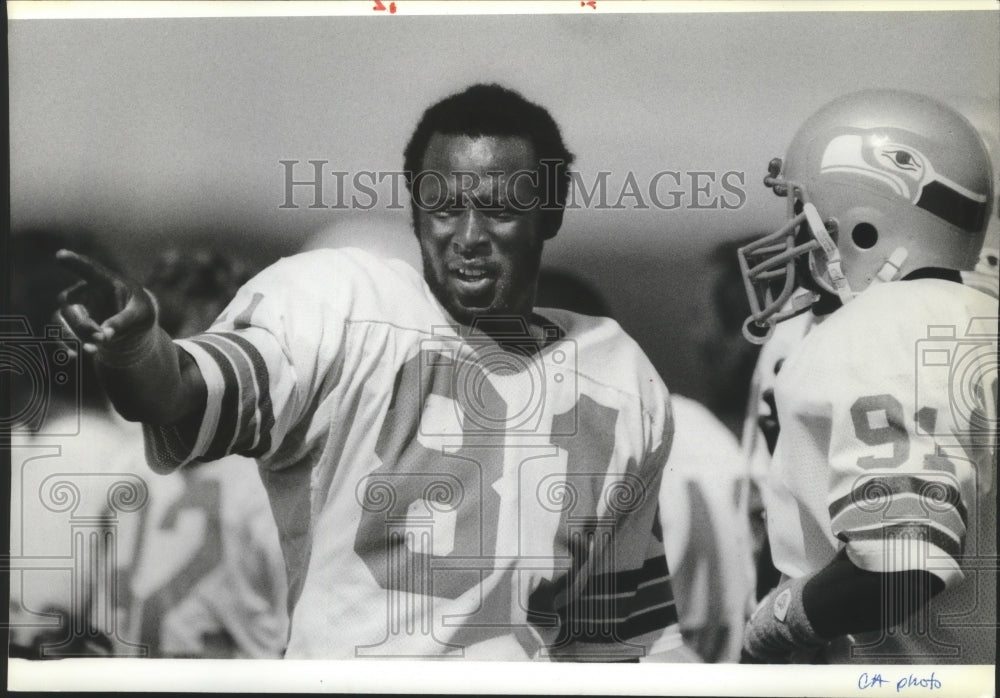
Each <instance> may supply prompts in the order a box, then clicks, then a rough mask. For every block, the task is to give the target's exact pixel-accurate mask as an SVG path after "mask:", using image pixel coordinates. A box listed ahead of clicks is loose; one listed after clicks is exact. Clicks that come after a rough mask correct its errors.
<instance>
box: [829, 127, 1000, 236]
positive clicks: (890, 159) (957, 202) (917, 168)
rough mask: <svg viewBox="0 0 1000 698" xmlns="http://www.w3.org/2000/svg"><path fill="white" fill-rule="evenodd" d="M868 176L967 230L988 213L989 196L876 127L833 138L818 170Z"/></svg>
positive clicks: (979, 224)
mask: <svg viewBox="0 0 1000 698" xmlns="http://www.w3.org/2000/svg"><path fill="white" fill-rule="evenodd" d="M834 173H844V174H849V175H856V176H858V177H870V178H872V179H874V180H876V181H878V182H881V183H884V184H886V185H887V186H889V187H890V188H891V189H892V191H894V192H895V193H896V194H898V195H899V196H901V197H903V198H904V199H906V200H907V201H909V202H910V203H912V204H914V205H915V206H918V207H920V208H923V209H926V210H927V211H930V212H931V213H933V214H935V215H937V216H939V217H941V218H943V219H944V220H945V221H947V222H949V223H952V224H954V225H957V226H958V227H960V228H963V229H965V230H970V231H972V230H976V229H977V228H979V227H980V226H981V225H982V223H983V219H984V218H985V217H986V210H987V206H986V203H987V201H988V198H987V195H986V194H983V193H977V192H974V191H971V190H969V189H966V188H965V187H963V186H962V185H961V184H959V183H958V182H955V181H953V180H951V179H949V178H948V177H947V176H945V175H944V174H939V173H938V172H937V171H936V170H935V169H934V164H933V163H932V162H930V160H929V159H928V157H927V156H926V155H924V154H923V153H921V152H920V151H919V150H917V149H916V148H913V147H911V146H907V145H904V144H901V143H895V142H893V141H891V140H889V137H888V136H886V135H883V134H881V133H879V132H877V131H874V132H868V133H866V134H854V133H851V134H844V135H841V136H837V137H836V138H834V139H833V140H832V141H830V143H829V144H827V146H826V150H825V151H824V152H823V159H822V163H821V164H820V174H834Z"/></svg>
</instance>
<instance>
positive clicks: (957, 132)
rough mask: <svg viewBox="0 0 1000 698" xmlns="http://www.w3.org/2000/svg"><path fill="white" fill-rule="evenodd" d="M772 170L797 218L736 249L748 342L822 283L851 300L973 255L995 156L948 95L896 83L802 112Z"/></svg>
mask: <svg viewBox="0 0 1000 698" xmlns="http://www.w3.org/2000/svg"><path fill="white" fill-rule="evenodd" d="M768 172H769V174H768V176H767V177H765V179H764V183H765V185H766V186H768V187H770V188H771V189H772V190H773V191H774V193H775V194H777V195H779V196H783V197H785V198H786V200H787V202H788V203H787V209H788V212H787V216H788V219H789V220H788V223H786V224H785V225H784V226H782V227H781V228H780V229H779V230H778V231H776V232H775V233H772V234H771V235H768V236H765V237H764V238H762V239H761V240H757V241H755V242H753V243H751V244H750V245H747V246H745V247H743V248H742V249H741V250H740V252H739V256H740V264H741V269H742V271H743V276H744V284H745V286H746V291H747V295H748V298H749V300H750V307H751V311H752V312H751V316H750V318H748V320H747V322H746V323H745V325H744V335H745V336H746V337H747V339H748V340H750V341H752V342H755V343H760V342H763V341H764V340H766V338H767V337H768V336H769V335H770V333H771V330H772V329H773V326H774V324H775V323H777V322H781V321H782V320H786V319H788V318H789V317H792V316H794V315H797V314H799V313H801V312H804V311H805V310H807V309H809V307H811V306H812V304H813V303H814V302H815V301H816V300H818V299H819V297H820V294H819V293H817V292H816V291H817V290H822V291H825V292H826V293H829V294H835V295H836V296H838V297H839V298H840V301H841V302H842V303H847V302H850V300H851V299H852V298H854V296H855V295H857V294H858V293H861V292H862V291H864V290H865V289H866V288H868V287H869V286H871V285H872V284H875V283H879V282H884V281H893V280H896V279H900V278H904V277H905V276H906V275H908V274H910V273H912V272H914V271H916V270H918V269H923V268H929V267H933V268H940V269H954V270H968V269H972V268H973V267H974V266H975V263H976V260H977V257H978V254H979V250H980V248H981V247H982V243H983V237H984V235H985V231H986V221H987V219H988V214H989V206H990V202H991V200H992V174H991V168H990V164H989V158H988V156H987V153H986V148H985V146H984V145H983V143H982V140H981V138H980V137H979V134H978V133H977V132H976V130H975V129H974V128H973V127H972V125H971V124H969V122H968V121H966V120H965V118H964V117H962V116H961V115H960V114H958V113H957V112H955V111H954V110H952V109H950V108H949V107H946V106H944V105H943V104H940V103H938V102H936V101H934V100H931V99H929V98H927V97H924V96H922V95H917V94H913V93H908V92H898V91H891V90H878V91H875V90H872V91H866V92H859V93H855V94H851V95H847V96H845V97H841V98H839V99H837V100H834V101H833V102H831V103H829V104H828V105H826V106H825V107H823V108H821V109H820V110H819V111H818V112H816V113H815V114H814V115H813V116H811V117H810V118H809V119H807V120H806V122H805V123H804V124H803V126H802V127H801V128H800V129H799V131H798V133H797V134H796V135H795V138H794V139H793V140H792V143H791V145H790V146H789V148H788V152H787V155H786V157H785V159H784V160H779V159H774V160H772V161H771V163H770V165H769V167H768ZM798 257H804V260H805V261H806V262H807V264H805V265H803V264H801V263H800V264H798V265H796V264H795V263H793V260H794V258H798ZM803 267H805V270H806V273H805V274H803V273H802V272H803ZM797 270H798V274H796V271H797ZM796 288H800V289H805V290H806V291H807V293H805V294H795V289H796Z"/></svg>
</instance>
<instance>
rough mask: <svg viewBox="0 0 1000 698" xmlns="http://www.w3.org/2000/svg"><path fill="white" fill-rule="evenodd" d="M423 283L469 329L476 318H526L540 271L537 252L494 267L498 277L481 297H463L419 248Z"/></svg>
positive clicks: (443, 266) (439, 265)
mask: <svg viewBox="0 0 1000 698" xmlns="http://www.w3.org/2000/svg"><path fill="white" fill-rule="evenodd" d="M421 257H422V259H423V268H424V279H425V280H426V281H427V285H428V286H429V287H430V289H431V292H432V293H433V294H434V297H435V298H437V301H438V303H440V304H441V305H442V306H443V307H444V309H445V310H446V311H447V312H448V314H449V315H451V317H452V318H453V319H454V320H455V321H457V322H460V323H461V324H463V325H466V326H469V325H472V324H473V323H474V322H475V319H476V318H477V317H480V316H490V317H497V316H518V317H525V318H526V317H527V316H529V315H530V314H531V311H532V309H533V306H534V299H535V288H536V285H537V282H538V271H539V269H540V267H541V249H538V250H532V251H530V252H526V253H525V254H522V255H520V256H519V257H518V258H517V259H516V260H514V261H513V262H512V263H510V264H500V265H498V271H499V273H498V274H497V275H496V278H495V279H494V280H493V283H492V284H491V285H490V287H489V289H487V290H486V291H485V292H484V293H481V294H475V295H463V294H461V293H460V292H459V290H458V289H457V288H456V286H455V284H454V283H453V277H452V275H451V272H450V271H449V270H448V267H447V265H446V264H444V263H437V264H436V263H435V259H433V258H432V255H430V254H429V253H428V251H427V250H426V249H424V248H421Z"/></svg>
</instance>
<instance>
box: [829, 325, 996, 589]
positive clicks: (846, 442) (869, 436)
mask: <svg viewBox="0 0 1000 698" xmlns="http://www.w3.org/2000/svg"><path fill="white" fill-rule="evenodd" d="M871 315H872V316H873V317H874V314H871ZM833 319H835V318H833ZM833 319H831V323H830V325H831V326H830V327H829V328H828V329H829V330H838V329H840V328H839V327H838V326H834V325H833V322H832V320H833ZM901 324H902V323H901ZM910 325H911V326H912V327H913V328H915V329H916V330H922V331H923V332H926V331H927V330H926V328H927V324H926V323H921V322H919V321H918V322H913V323H910ZM894 331H896V332H899V334H898V335H897V336H887V335H889V333H888V332H885V331H883V332H881V333H880V332H876V331H875V328H872V327H870V326H868V327H865V326H864V325H863V324H862V326H861V327H860V329H859V331H856V332H853V333H850V334H847V335H846V336H848V337H849V338H850V344H849V349H850V353H849V354H845V353H844V352H846V350H847V348H844V351H842V352H838V351H837V348H836V347H832V348H831V347H828V349H830V351H831V354H837V353H841V354H842V355H845V356H850V357H853V359H852V360H851V361H850V363H848V362H847V361H840V362H836V361H835V362H833V365H834V367H835V368H834V370H833V371H832V372H830V373H828V374H827V375H826V376H825V379H824V380H821V381H820V385H819V386H817V389H818V390H823V389H824V387H826V388H827V393H828V394H829V395H830V443H829V463H830V496H829V498H828V501H827V504H828V507H829V514H830V522H831V529H832V533H833V535H835V536H836V537H837V538H838V539H839V540H840V541H842V542H843V543H844V545H845V546H846V550H847V554H848V557H849V558H850V559H851V561H852V562H854V564H856V565H857V566H858V567H860V568H862V569H865V570H868V571H871V572H898V571H905V570H926V571H928V572H930V573H932V574H934V575H935V576H937V577H938V578H940V579H941V580H942V581H943V582H944V583H945V584H946V585H947V586H951V585H953V584H955V583H957V582H958V581H961V580H962V578H963V573H962V570H961V567H960V565H959V560H960V558H961V556H962V553H963V550H964V547H965V544H966V539H967V535H968V531H967V529H968V526H969V520H970V512H971V511H973V508H974V506H975V501H976V499H977V493H976V489H977V481H981V480H977V463H976V460H975V459H970V458H969V457H968V453H966V452H965V451H964V450H963V449H962V448H961V446H960V444H959V439H957V438H955V437H956V435H961V434H962V433H963V431H964V430H965V429H967V428H968V424H964V423H962V420H961V418H956V417H955V415H954V410H953V409H952V408H953V407H954V405H953V402H952V396H953V391H954V389H955V387H956V386H955V384H954V383H953V382H952V378H951V377H950V376H949V372H948V370H947V367H945V370H943V371H934V370H930V371H928V370H925V369H924V367H923V366H921V365H920V363H919V362H918V361H917V360H916V357H917V352H918V351H919V350H920V344H921V341H922V340H921V339H920V338H919V334H917V333H905V332H900V331H899V330H894ZM827 334H828V335H829V334H831V333H830V332H828V333H827ZM812 346H816V345H815V344H813V345H812ZM859 357H861V358H864V359H865V360H864V361H859V360H858V359H859ZM993 361H994V367H993V372H994V375H995V372H996V368H995V355H994V358H993ZM838 364H839V365H838ZM975 373H977V372H975V371H973V372H970V375H973V374H975Z"/></svg>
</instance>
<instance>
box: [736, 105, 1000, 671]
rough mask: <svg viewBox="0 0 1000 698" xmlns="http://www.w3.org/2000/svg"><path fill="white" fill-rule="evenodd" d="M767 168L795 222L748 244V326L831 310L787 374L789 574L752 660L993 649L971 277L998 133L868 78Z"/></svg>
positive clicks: (982, 380) (782, 514)
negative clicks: (984, 133)
mask: <svg viewBox="0 0 1000 698" xmlns="http://www.w3.org/2000/svg"><path fill="white" fill-rule="evenodd" d="M769 169H770V173H769V176H768V177H767V178H766V179H765V183H766V184H767V185H768V186H770V187H771V188H773V190H774V191H775V193H777V194H779V195H781V196H785V197H787V201H788V209H789V217H790V220H789V222H788V223H787V224H786V225H785V226H783V227H782V228H781V229H780V230H778V231H777V232H775V233H773V234H771V235H769V236H766V237H764V238H762V239H761V240H759V241H757V242H755V243H752V244H750V245H748V246H746V247H745V248H743V249H742V250H741V253H740V257H741V260H742V266H743V271H744V274H745V277H746V286H747V290H748V295H749V299H750V302H751V306H752V307H753V314H752V316H751V317H750V318H749V319H748V322H747V333H748V335H750V336H753V337H754V338H758V339H759V338H761V337H765V336H767V335H768V334H769V333H770V331H771V329H772V328H773V326H774V323H775V322H778V321H781V320H785V319H788V318H790V317H793V316H795V315H796V314H798V313H801V312H804V311H811V312H812V314H813V317H812V319H811V321H810V322H809V323H806V324H811V327H808V329H807V332H806V333H805V336H804V337H803V338H802V339H801V340H800V341H798V342H797V343H795V344H794V346H793V347H792V348H791V349H790V351H789V352H788V354H787V357H786V358H785V359H784V361H783V362H782V365H781V367H780V370H779V371H778V372H777V375H776V377H775V379H774V382H775V385H774V403H775V405H776V409H777V425H776V426H777V427H778V429H777V434H776V441H775V447H774V454H773V458H772V460H771V464H770V473H769V481H768V482H769V489H770V492H769V496H768V497H767V500H766V502H767V520H768V533H769V536H770V542H771V549H772V554H773V557H774V562H775V565H776V566H777V568H778V569H779V570H780V571H781V572H782V573H783V574H782V581H781V583H780V584H779V585H778V586H777V588H776V589H774V591H772V592H771V593H770V594H769V595H768V596H767V597H765V599H764V600H763V601H762V602H761V603H760V605H759V606H758V607H757V609H756V611H755V612H754V614H753V616H752V618H751V620H750V622H749V624H748V626H747V629H746V632H745V635H744V645H743V656H744V659H745V660H746V661H751V662H787V661H835V662H842V661H852V660H853V661H862V662H871V661H873V660H878V661H889V662H916V663H945V662H956V663H992V662H993V661H995V657H996V654H995V651H996V650H995V632H996V625H995V623H996V591H995V585H996V570H995V565H994V563H993V562H992V561H994V560H995V554H996V550H995V525H996V492H995V489H994V488H995V485H994V481H995V468H996V460H995V458H996V450H995V449H996V440H995V435H996V425H997V417H996V404H997V357H996V351H997V345H996V331H997V305H996V300H995V298H991V297H990V296H988V295H986V294H984V293H982V292H981V291H979V290H976V289H974V288H972V287H970V286H968V285H963V283H962V276H961V271H962V270H970V269H972V268H973V266H974V265H975V263H976V260H977V255H978V254H979V251H980V248H981V246H982V243H983V236H984V233H985V229H986V223H987V220H988V217H989V207H990V203H991V201H992V198H993V197H992V182H993V180H992V174H991V167H990V162H989V159H988V156H987V152H986V149H985V147H984V145H983V142H982V140H981V138H980V136H979V134H978V133H977V132H976V130H975V129H974V128H973V127H972V126H971V124H969V122H968V121H967V120H966V119H965V118H963V117H962V116H961V115H960V114H958V113H957V112H956V111H954V110H953V109H951V108H949V107H947V106H945V105H943V104H940V103H938V102H936V101H934V100H931V99H929V98H927V97H924V96H921V95H916V94H912V93H907V92H900V91H892V90H879V91H867V92H861V93H857V94H852V95H848V96H845V97H842V98H840V99H837V100H835V101H833V102H831V103H830V104H828V105H826V106H824V107H823V108H821V109H820V110H819V111H818V112H816V113H815V114H814V115H813V116H812V117H810V118H809V119H808V120H807V121H806V122H805V123H804V125H803V126H802V127H801V129H800V130H799V131H798V133H797V135H796V136H795V138H794V139H793V141H792V143H791V145H790V147H789V148H788V151H787V154H786V157H785V158H784V160H782V161H778V160H775V161H772V163H771V166H770V168H769ZM797 286H801V287H803V288H805V289H806V290H807V291H808V293H807V294H805V295H796V296H795V297H794V300H793V299H792V294H793V292H795V291H796V288H797ZM775 287H777V288H778V289H779V290H778V291H777V292H775Z"/></svg>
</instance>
